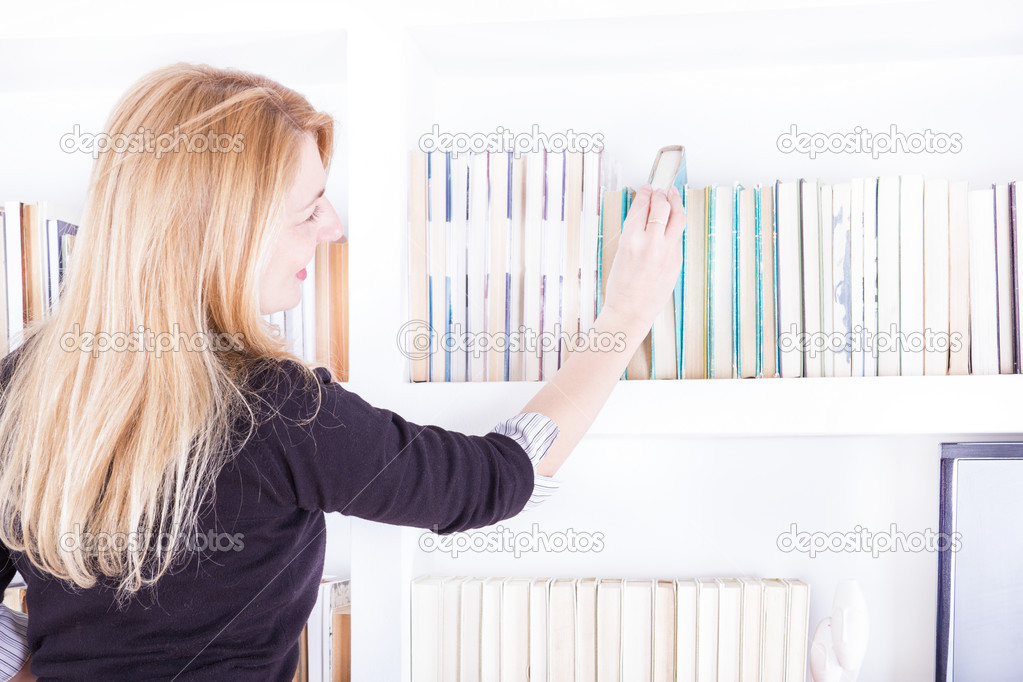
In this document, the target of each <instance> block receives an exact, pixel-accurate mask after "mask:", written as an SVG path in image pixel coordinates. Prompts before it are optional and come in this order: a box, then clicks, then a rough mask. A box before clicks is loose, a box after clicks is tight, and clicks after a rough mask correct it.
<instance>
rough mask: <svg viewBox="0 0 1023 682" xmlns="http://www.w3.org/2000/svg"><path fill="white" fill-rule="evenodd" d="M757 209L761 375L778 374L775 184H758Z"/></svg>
mask: <svg viewBox="0 0 1023 682" xmlns="http://www.w3.org/2000/svg"><path fill="white" fill-rule="evenodd" d="M757 190H758V191H757V199H758V201H759V203H758V204H757V211H758V212H759V224H758V227H759V235H760V257H759V261H758V263H757V265H758V267H759V268H760V277H759V280H758V283H757V284H758V287H759V291H758V295H759V296H760V306H759V309H758V311H757V314H758V320H757V322H758V324H759V325H760V334H761V344H760V349H759V352H760V356H761V357H760V360H761V376H763V377H777V376H778V282H777V280H776V279H775V274H776V272H777V262H778V261H777V257H776V252H777V246H778V234H777V230H776V222H775V219H774V185H768V186H767V187H762V186H760V185H757ZM687 248H688V247H687Z"/></svg>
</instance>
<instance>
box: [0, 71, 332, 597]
mask: <svg viewBox="0 0 1023 682" xmlns="http://www.w3.org/2000/svg"><path fill="white" fill-rule="evenodd" d="M211 131H212V133H213V135H211V134H210V133H211ZM106 133H107V134H109V135H110V136H111V137H110V138H109V139H110V140H111V141H112V144H113V141H114V140H116V139H119V140H120V143H122V144H123V143H124V141H125V140H127V139H128V138H129V136H133V139H134V140H136V142H135V151H132V150H131V148H125V147H122V149H123V151H118V150H117V147H114V148H113V149H111V150H109V151H103V152H101V153H99V155H98V157H97V158H96V162H95V165H94V167H93V171H92V176H91V179H90V182H89V188H88V193H87V196H86V201H85V207H84V211H83V215H82V220H81V225H80V226H79V232H78V236H77V238H76V241H75V251H74V257H73V258H72V259H71V261H72V262H71V263H70V266H69V270H68V272H67V276H66V279H65V281H64V284H63V288H62V291H61V296H60V302H59V305H58V306H57V308H56V310H55V311H54V312H53V314H52V315H51V316H48V317H44V318H43V319H40V320H34V321H32V322H31V323H30V324H29V325H27V327H26V329H25V332H24V342H23V345H22V346H21V347H20V348H18V349H17V350H16V351H15V353H17V355H18V357H17V363H15V365H14V369H13V372H12V373H11V375H10V379H9V381H8V383H7V385H6V387H5V389H4V391H3V393H2V396H0V540H2V541H3V543H4V544H5V545H7V547H9V548H10V549H12V550H16V551H20V552H24V553H25V555H26V556H27V557H28V558H29V560H30V561H31V562H32V564H33V565H34V566H35V567H38V568H39V569H42V570H43V571H45V572H46V573H49V574H51V575H52V576H55V577H57V578H60V579H63V580H66V581H68V582H70V583H73V584H74V585H78V586H80V587H92V586H93V585H94V584H95V583H96V582H97V579H99V578H100V576H105V577H107V578H111V579H113V582H114V583H116V595H117V599H118V603H119V605H120V604H123V603H124V602H125V601H126V600H127V598H128V597H130V596H131V595H132V594H134V593H135V592H136V591H138V590H139V589H140V588H142V587H143V586H146V585H150V584H152V583H155V582H156V581H157V580H158V579H159V578H160V576H162V575H164V574H165V573H166V572H167V571H168V570H170V569H171V568H172V567H173V565H174V563H175V562H176V560H178V559H180V558H181V557H182V556H184V554H183V553H184V551H185V547H184V545H185V544H186V540H185V536H187V535H188V534H189V533H191V532H194V529H195V528H196V526H197V522H198V516H199V514H198V510H199V508H200V505H203V504H206V503H208V501H207V500H206V499H205V498H206V496H207V495H208V494H210V493H212V492H214V490H215V489H214V483H215V480H216V477H217V475H218V473H219V472H220V469H221V467H222V466H223V465H224V464H226V463H227V462H228V461H229V460H230V458H231V457H232V456H233V455H234V454H235V453H236V452H237V450H238V449H239V448H240V445H241V444H242V443H244V441H246V440H247V439H248V437H250V435H251V433H252V430H253V428H254V423H253V421H252V419H247V420H246V419H242V421H241V422H239V421H238V420H239V418H240V417H245V416H246V415H248V416H249V417H253V416H254V415H255V412H254V410H253V406H252V401H253V400H254V399H258V396H256V395H254V394H253V392H250V391H249V390H248V389H247V386H248V379H249V378H251V375H252V371H253V370H252V368H253V367H255V366H256V365H257V364H259V363H258V361H262V360H264V359H273V360H293V361H296V362H297V363H299V366H300V367H302V368H303V372H302V375H303V376H304V377H305V378H306V379H307V380H308V381H309V382H310V384H312V383H316V377H315V375H313V373H312V371H311V369H310V366H309V365H307V364H305V363H303V362H302V360H301V359H300V358H298V357H297V356H295V355H293V354H291V353H290V352H288V350H287V348H286V346H285V344H284V342H283V341H282V340H281V339H280V338H279V337H278V336H277V335H275V333H274V330H273V329H272V328H271V327H269V326H268V325H267V324H266V323H265V322H264V320H263V319H262V318H261V317H260V310H259V301H258V292H259V279H260V274H261V273H262V272H263V270H264V268H265V266H266V264H267V262H268V258H269V254H270V251H271V249H272V246H273V243H274V239H275V238H276V230H277V228H278V226H279V225H280V222H281V220H282V219H283V218H284V215H285V211H284V200H285V196H286V194H287V192H288V189H289V188H290V186H291V184H292V183H293V182H294V180H295V178H296V176H297V172H298V168H299V162H300V145H301V142H302V139H303V137H304V136H305V135H306V134H308V133H311V134H312V135H313V137H314V138H315V140H316V143H317V145H318V148H319V152H320V156H321V158H322V160H323V164H324V167H325V168H329V165H330V159H331V155H332V150H333V134H334V133H333V119H332V118H331V117H330V116H329V115H328V114H325V113H322V112H318V111H316V110H315V109H314V108H313V107H312V106H311V105H310V104H309V102H308V101H307V100H306V99H305V98H304V97H303V96H301V95H300V94H298V93H296V92H294V91H292V90H290V89H288V88H286V87H284V86H282V85H280V84H279V83H276V82H274V81H272V80H270V79H268V78H265V77H262V76H259V75H254V74H249V73H245V72H242V71H237V70H233V69H231V70H225V69H217V68H213V67H210V66H208V65H205V64H199V65H196V64H185V63H179V64H174V65H172V66H168V67H166V68H162V69H158V70H156V71H154V72H152V73H149V74H148V75H146V76H144V77H143V78H141V79H140V80H139V81H138V82H136V83H135V84H134V85H133V86H132V87H131V88H130V89H129V90H128V92H127V93H126V94H125V95H124V96H123V97H122V99H121V100H120V102H119V103H118V104H117V106H116V107H115V109H114V111H113V113H112V114H111V116H110V118H109V120H108V122H107V124H106ZM119 135H123V136H122V137H118V136H119ZM175 135H179V136H180V139H181V144H180V145H179V146H178V148H177V151H167V150H168V149H169V146H168V142H169V141H171V140H173V139H175V138H174V137H173V136H175ZM161 136H163V137H161ZM168 136H169V137H168ZM215 136H216V137H215ZM146 137H148V138H149V139H150V140H151V141H152V142H153V144H152V145H151V147H150V151H145V150H144V149H143V150H139V147H140V146H142V145H144V144H145V139H146ZM199 137H205V138H207V139H206V142H205V143H203V142H199V141H198V138H199ZM213 140H217V143H216V150H215V151H214V150H213V146H212V141H213ZM157 143H159V145H162V147H161V146H158V144H157ZM189 144H190V145H191V147H189V146H188V145H189ZM160 149H163V150H164V151H165V153H162V154H160V153H157V150H160ZM188 149H191V151H186V150H188ZM133 333H135V334H136V335H135V336H134V337H133V338H135V339H136V341H135V342H133V346H132V347H133V348H134V350H131V349H129V350H124V346H123V342H124V340H125V339H126V338H132V337H130V336H127V335H131V334H133ZM143 333H144V334H146V335H147V336H150V338H156V337H159V338H162V339H164V340H166V339H171V338H174V339H177V342H178V344H179V345H178V347H177V349H175V350H172V351H171V352H160V351H159V348H160V347H159V346H156V345H155V344H153V345H151V344H148V343H141V342H140V341H141V339H142V338H143V337H142V334H143ZM88 334H94V335H97V336H95V337H93V340H94V341H99V339H100V336H102V335H106V336H105V337H104V343H105V344H106V345H108V346H113V347H114V348H120V350H106V351H105V352H94V351H86V350H83V348H86V347H87V345H86V344H87V342H88V341H87V340H88V338H89V337H88ZM117 334H121V336H120V337H117V336H116V335H117ZM182 334H183V336H182ZM202 338H205V339H208V340H209V343H210V347H208V348H207V349H206V350H197V348H202V347H203V346H202V345H196V344H195V343H193V344H192V345H185V344H183V343H182V341H184V340H186V339H202ZM225 339H226V340H227V341H228V342H227V343H225ZM119 343H120V344H121V345H120V346H119V345H118V344H119ZM163 343H166V341H164V342H163ZM182 346H185V347H184V350H182V349H181V348H182ZM97 347H101V346H99V345H96V346H93V348H97ZM225 348H226V350H225ZM12 359H13V358H12ZM314 390H315V389H314ZM318 397H319V396H318V391H317V398H318ZM239 423H242V424H247V430H246V431H245V432H244V433H241V432H240V431H239V429H238V424H239ZM86 533H88V534H91V535H92V537H96V536H97V535H98V534H107V537H109V538H122V539H125V540H122V541H114V542H106V543H99V544H97V543H91V544H90V543H85V542H81V541H78V539H80V538H82V537H87V536H85V534H86ZM161 535H164V537H165V538H166V537H170V538H171V539H172V540H173V541H172V542H170V543H169V544H168V543H164V542H157V540H156V538H157V537H159V536H161ZM69 538H70V540H69ZM127 540H131V541H130V542H128V541H127ZM104 545H105V546H104Z"/></svg>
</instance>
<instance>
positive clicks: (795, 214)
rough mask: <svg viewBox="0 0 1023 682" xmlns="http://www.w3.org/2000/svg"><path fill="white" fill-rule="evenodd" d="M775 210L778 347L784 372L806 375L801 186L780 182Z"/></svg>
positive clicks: (784, 375)
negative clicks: (804, 367)
mask: <svg viewBox="0 0 1023 682" xmlns="http://www.w3.org/2000/svg"><path fill="white" fill-rule="evenodd" d="M775 187H776V191H777V193H776V196H775V204H776V206H775V212H776V215H777V219H778V255H777V258H778V349H779V354H780V357H781V367H780V370H781V375H782V377H786V378H795V377H801V376H803V351H802V348H801V346H800V339H801V338H802V335H803V261H802V257H801V255H800V254H801V252H802V236H801V230H800V223H799V185H798V183H795V182H778V183H777V184H776V185H775Z"/></svg>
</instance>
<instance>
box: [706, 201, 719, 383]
mask: <svg viewBox="0 0 1023 682" xmlns="http://www.w3.org/2000/svg"><path fill="white" fill-rule="evenodd" d="M718 190H719V188H717V187H709V188H708V191H707V196H706V198H707V245H706V252H707V310H706V319H707V377H708V378H713V377H714V321H715V320H714V299H715V298H716V296H717V292H716V291H714V277H713V272H714V233H715V232H716V231H717V211H715V210H714V209H715V206H714V204H715V203H717V202H716V201H715V199H714V197H715V195H716V194H717V192H718Z"/></svg>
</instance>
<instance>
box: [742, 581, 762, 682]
mask: <svg viewBox="0 0 1023 682" xmlns="http://www.w3.org/2000/svg"><path fill="white" fill-rule="evenodd" d="M739 582H741V583H742V627H741V638H740V642H741V643H740V648H741V654H740V656H741V658H740V660H741V665H740V666H739V679H740V680H741V681H742V682H760V634H761V615H762V602H763V591H764V586H763V583H762V582H761V581H760V579H759V578H740V579H739Z"/></svg>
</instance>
